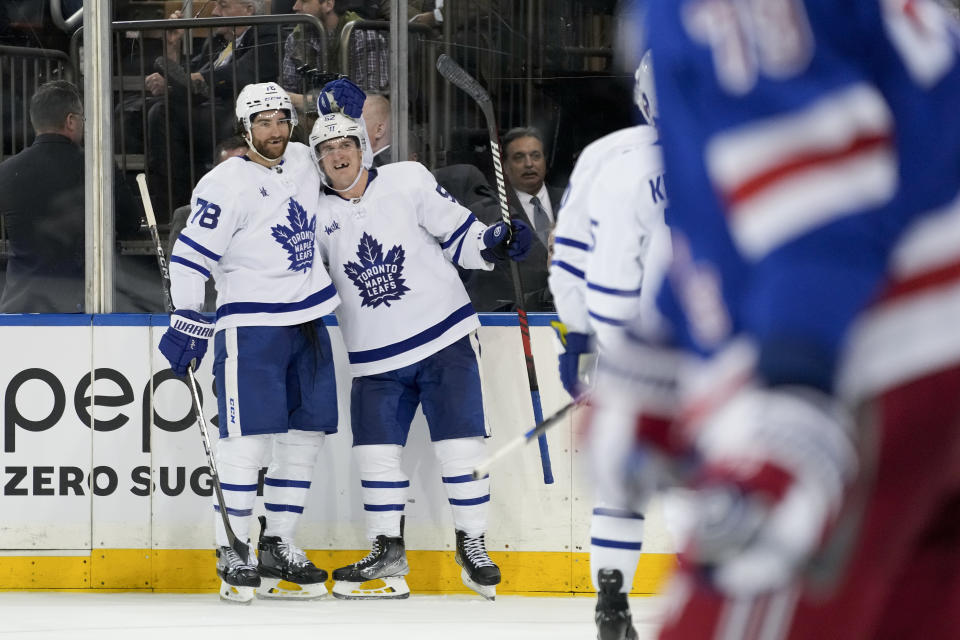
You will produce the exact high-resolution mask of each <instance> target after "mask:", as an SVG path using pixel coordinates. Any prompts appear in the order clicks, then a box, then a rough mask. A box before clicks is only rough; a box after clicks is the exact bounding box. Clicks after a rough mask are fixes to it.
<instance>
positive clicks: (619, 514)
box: [593, 507, 644, 520]
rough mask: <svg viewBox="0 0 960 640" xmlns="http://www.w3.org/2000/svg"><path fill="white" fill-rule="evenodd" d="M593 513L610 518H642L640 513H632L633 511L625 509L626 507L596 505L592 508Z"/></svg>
mask: <svg viewBox="0 0 960 640" xmlns="http://www.w3.org/2000/svg"><path fill="white" fill-rule="evenodd" d="M593 515H595V516H609V517H611V518H626V519H628V520H643V519H644V518H643V514H642V513H634V512H633V511H627V510H626V509H606V508H604V507H597V508H596V509H594V510H593Z"/></svg>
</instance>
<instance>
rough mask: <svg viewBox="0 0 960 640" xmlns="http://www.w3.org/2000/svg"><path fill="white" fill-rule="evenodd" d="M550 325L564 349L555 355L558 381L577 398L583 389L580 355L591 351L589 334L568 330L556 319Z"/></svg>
mask: <svg viewBox="0 0 960 640" xmlns="http://www.w3.org/2000/svg"><path fill="white" fill-rule="evenodd" d="M550 326H551V327H553V330H554V331H556V332H557V337H558V338H560V344H562V345H563V349H564V350H563V353H560V354H559V355H558V356H557V357H558V359H559V361H560V383H561V384H562V385H563V388H564V389H566V390H567V393H569V394H570V395H571V396H572V397H573V398H574V399H576V398H579V397H580V395H581V394H582V393H583V391H584V388H583V383H582V382H581V380H580V367H581V364H582V362H581V361H582V358H581V356H582V355H584V354H589V353H592V352H593V347H592V345H591V342H592V341H591V339H590V335H589V334H586V333H578V332H576V331H568V330H567V326H566V325H565V324H563V323H562V322H557V321H556V320H554V321H553V322H551V323H550Z"/></svg>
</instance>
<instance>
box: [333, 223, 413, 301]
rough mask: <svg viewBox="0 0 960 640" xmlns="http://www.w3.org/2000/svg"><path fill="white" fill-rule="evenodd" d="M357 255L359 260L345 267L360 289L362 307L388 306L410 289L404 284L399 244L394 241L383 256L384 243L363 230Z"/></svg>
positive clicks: (401, 252)
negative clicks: (394, 243)
mask: <svg viewBox="0 0 960 640" xmlns="http://www.w3.org/2000/svg"><path fill="white" fill-rule="evenodd" d="M357 257H358V258H359V259H360V264H357V263H356V262H348V263H346V264H345V265H343V270H344V271H345V272H346V274H347V275H348V276H350V280H352V281H353V284H355V285H356V286H357V289H359V290H360V297H361V298H362V299H363V300H362V302H361V303H360V306H361V307H374V308H376V307H378V306H380V305H381V304H385V305H387V306H388V307H389V306H390V303H391V302H396V301H397V300H399V299H400V298H402V297H403V294H404V293H406V292H407V291H409V290H410V289H409V288H408V287H406V286H405V285H404V279H403V260H404V253H403V247H401V246H400V245H398V244H397V245H393V248H392V249H390V251H387V255H386V257H384V255H383V245H381V244H380V243H379V242H377V241H376V240H374V239H373V237H371V236H369V235H367V234H366V233H364V234H363V237H362V238H360V244H359V245H357Z"/></svg>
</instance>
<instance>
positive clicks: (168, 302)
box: [137, 173, 250, 558]
mask: <svg viewBox="0 0 960 640" xmlns="http://www.w3.org/2000/svg"><path fill="white" fill-rule="evenodd" d="M137 186H139V187H140V198H141V199H142V200H143V211H144V213H145V214H146V215H147V226H148V227H149V228H150V237H151V238H153V245H154V247H155V248H156V250H157V265H158V266H159V267H160V280H161V283H162V284H163V302H164V306H166V308H167V312H168V313H173V298H172V297H171V296H170V271H169V270H168V269H167V258H166V256H165V255H164V253H163V245H162V244H161V243H160V234H159V233H158V232H157V218H156V216H155V215H154V214H153V203H152V202H151V201H150V193H149V192H148V191H147V176H146V174H143V173H138V174H137ZM187 381H188V382H189V383H190V384H189V386H190V396H191V398H192V400H193V413H194V415H196V417H197V425H199V427H200V439H201V440H202V441H203V451H204V453H206V454H207V466H208V467H210V480H211V483H212V484H213V491H214V493H216V495H217V506H218V507H220V517H221V518H223V527H224V529H226V530H227V540H228V541H229V542H230V546H231V547H232V548H233V550H234V551H236V552H237V554H239V555H240V557H241V558H247V554H248V553H249V551H250V549H249V547H248V546H247V543H246V542H244V541H242V540H240V538H238V537H237V534H236V533H234V532H233V527H231V526H230V517H229V515H228V514H227V501H226V500H224V498H223V489H222V488H221V487H220V474H219V473H217V463H216V461H215V460H214V459H213V454H212V453H210V435H209V434H208V433H207V421H206V419H205V418H204V417H203V408H202V407H201V405H200V392H199V390H198V389H197V379H196V377H195V376H194V374H193V363H192V362H191V363H190V364H188V365H187Z"/></svg>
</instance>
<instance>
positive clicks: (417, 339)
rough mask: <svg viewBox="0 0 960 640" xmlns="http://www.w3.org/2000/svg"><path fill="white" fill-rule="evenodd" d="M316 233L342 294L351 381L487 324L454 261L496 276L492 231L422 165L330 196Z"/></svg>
mask: <svg viewBox="0 0 960 640" xmlns="http://www.w3.org/2000/svg"><path fill="white" fill-rule="evenodd" d="M318 215H319V223H318V228H317V237H318V240H319V244H320V251H321V254H322V255H323V260H324V262H326V263H327V264H328V265H329V269H330V275H331V276H332V277H333V281H334V283H335V284H336V286H337V290H338V291H339V292H340V296H341V298H342V304H341V305H340V307H339V309H337V317H338V319H339V321H340V330H341V333H342V334H343V339H344V342H345V343H346V346H347V353H348V358H349V361H350V369H351V372H352V373H353V375H355V376H363V375H373V374H376V373H382V372H384V371H391V370H394V369H399V368H400V367H404V366H407V365H409V364H413V363H415V362H418V361H420V360H422V359H423V358H425V357H427V356H429V355H431V354H433V353H436V352H437V351H439V350H440V349H443V348H444V347H446V346H449V345H450V344H453V343H454V342H456V341H457V340H459V339H460V338H461V337H463V336H465V335H467V334H468V333H469V332H471V331H473V330H474V329H476V328H477V327H479V326H480V321H479V319H478V318H477V314H476V312H475V311H474V310H473V305H472V304H471V303H470V299H469V297H468V296H467V292H466V290H465V289H464V287H463V283H462V282H461V280H460V276H459V275H458V273H457V270H456V268H454V266H453V264H451V263H455V264H458V265H460V266H461V267H464V268H467V269H484V270H489V269H492V268H493V265H492V264H491V263H489V262H487V261H485V260H484V259H483V257H482V256H481V255H480V251H481V250H482V249H483V246H482V241H481V239H482V235H483V232H484V230H485V229H486V228H487V227H486V225H484V224H483V223H481V222H479V221H478V220H477V219H476V217H475V216H474V215H473V214H472V213H470V211H469V210H468V209H466V208H464V207H463V206H461V205H459V204H457V202H456V200H455V199H454V198H453V196H451V195H450V194H449V193H447V192H446V191H445V190H444V189H443V187H441V186H440V185H438V184H437V182H436V180H434V178H433V175H431V174H430V172H429V171H428V170H427V169H426V167H424V166H423V165H421V164H419V163H416V162H396V163H393V164H388V165H384V166H382V167H380V168H379V169H371V170H370V176H369V182H368V183H367V188H366V191H365V192H364V194H363V196H361V197H359V198H354V199H351V200H348V199H345V198H342V197H341V196H339V195H337V194H336V193H335V192H333V191H329V190H328V191H327V193H326V195H324V196H321V198H320V207H319V214H318Z"/></svg>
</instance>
